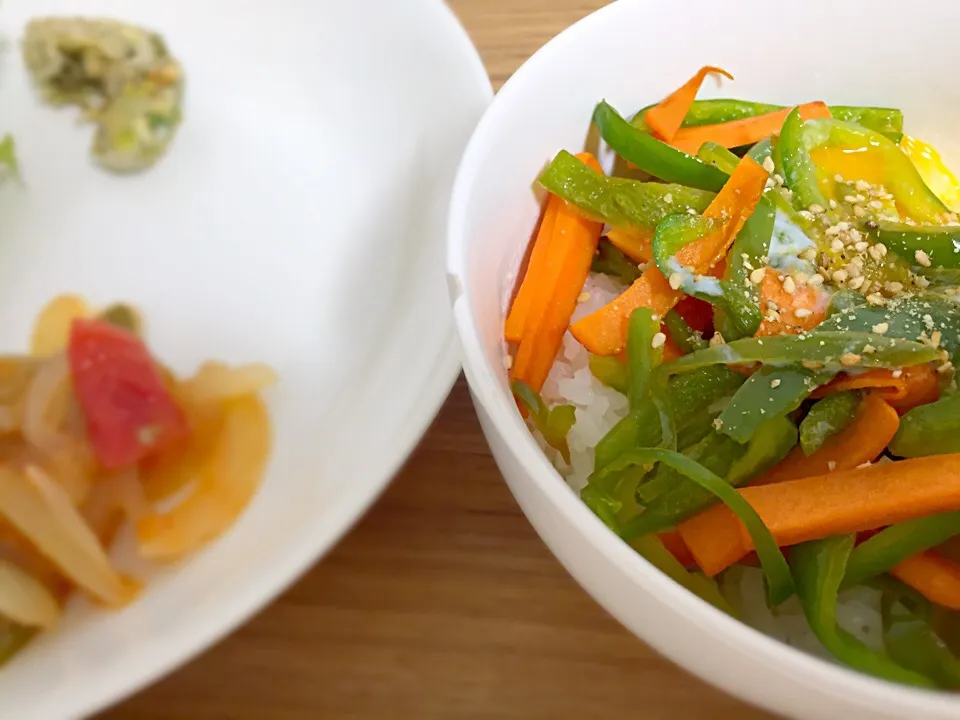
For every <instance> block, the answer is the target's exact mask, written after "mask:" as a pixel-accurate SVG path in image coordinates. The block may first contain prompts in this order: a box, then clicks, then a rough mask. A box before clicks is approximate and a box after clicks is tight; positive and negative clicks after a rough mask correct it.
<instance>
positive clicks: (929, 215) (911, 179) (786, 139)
mask: <svg viewBox="0 0 960 720" xmlns="http://www.w3.org/2000/svg"><path fill="white" fill-rule="evenodd" d="M824 146H843V147H857V148H863V149H867V148H870V149H873V150H875V151H877V152H882V153H883V157H884V164H885V178H884V186H885V187H886V189H887V190H888V191H889V192H890V193H891V194H892V195H893V196H894V198H896V200H897V204H898V205H900V206H901V207H902V208H903V209H904V210H905V211H906V213H907V214H908V215H909V216H910V217H911V218H913V219H914V220H916V221H917V222H924V223H939V222H940V221H941V220H942V218H943V217H944V216H945V215H946V214H948V213H949V212H950V211H949V210H948V209H947V207H946V206H945V205H944V204H943V203H942V202H941V201H940V199H939V198H937V196H936V195H934V194H933V191H931V190H930V188H928V187H927V186H926V184H925V183H924V182H923V179H922V178H921V177H920V173H919V171H918V170H917V169H916V167H914V165H913V163H912V162H910V159H909V158H908V157H907V156H906V155H905V154H904V153H903V151H902V150H901V149H900V148H899V147H898V146H897V145H896V144H895V143H893V142H892V141H891V140H890V139H889V138H887V137H885V136H884V135H882V134H880V133H877V132H874V131H872V130H868V129H866V128H863V127H861V126H859V125H853V124H850V123H844V122H840V121H838V120H828V119H817V120H808V121H807V122H804V121H803V119H802V118H801V117H800V113H799V112H798V111H797V110H794V111H793V112H791V113H790V115H788V116H787V119H786V120H785V121H784V123H783V129H782V130H781V131H780V141H779V148H780V153H781V157H782V160H783V170H784V173H785V174H784V179H785V180H786V184H787V186H788V187H789V188H790V190H791V191H792V192H793V197H794V206H795V207H797V208H798V209H800V210H805V209H807V208H809V207H810V206H812V205H820V206H821V207H824V208H826V207H828V206H829V201H828V199H827V198H826V197H825V196H824V194H823V192H822V191H821V189H820V182H819V178H818V176H817V169H816V165H815V164H814V162H813V159H812V158H811V156H810V153H811V151H812V150H814V149H815V148H818V147H824ZM851 179H852V178H851Z"/></svg>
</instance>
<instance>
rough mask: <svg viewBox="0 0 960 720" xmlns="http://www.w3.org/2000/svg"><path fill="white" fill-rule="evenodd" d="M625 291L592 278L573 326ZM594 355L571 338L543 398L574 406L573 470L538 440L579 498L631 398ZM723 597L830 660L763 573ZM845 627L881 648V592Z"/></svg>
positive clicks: (864, 596)
mask: <svg viewBox="0 0 960 720" xmlns="http://www.w3.org/2000/svg"><path fill="white" fill-rule="evenodd" d="M623 289H624V288H623V286H622V285H621V284H619V283H617V282H616V281H614V280H613V279H611V278H610V277H608V276H606V275H599V274H591V275H590V277H589V278H588V279H587V282H586V285H585V286H584V293H585V295H584V296H583V300H584V301H583V302H582V303H580V304H579V305H578V307H577V310H576V312H575V313H574V316H573V320H574V321H576V320H578V319H579V318H581V317H584V316H585V315H589V314H590V313H592V312H594V311H595V310H598V309H599V308H601V307H602V306H604V305H606V304H607V303H608V302H610V301H611V300H612V299H613V298H614V297H616V296H617V295H618V294H620V293H621V292H623ZM589 360H590V354H589V353H588V352H587V350H586V349H585V348H584V347H583V346H582V345H580V343H578V342H577V341H576V340H575V339H574V338H573V336H572V335H571V334H570V333H569V332H568V333H567V334H566V335H565V336H564V339H563V347H562V348H561V351H560V353H559V355H558V356H557V359H556V362H555V363H554V366H553V369H552V370H551V371H550V375H549V377H548V378H547V380H546V382H545V383H544V385H543V388H542V390H541V395H542V397H543V400H544V402H545V403H547V405H555V404H563V403H565V404H570V405H573V406H574V408H575V414H576V423H575V424H574V426H573V428H571V430H570V433H569V435H568V436H567V443H568V445H569V447H570V465H569V466H568V465H567V464H566V463H564V461H563V459H562V458H561V457H560V454H559V453H558V452H557V451H556V450H554V449H553V448H551V447H549V446H548V445H546V443H545V442H544V441H543V438H541V437H539V435H537V439H538V441H539V442H540V444H541V446H542V447H543V448H544V452H545V453H546V454H547V455H548V456H549V458H550V459H551V461H552V462H553V464H554V465H555V466H556V468H557V470H558V471H559V472H560V473H561V475H563V476H564V478H565V479H566V481H567V483H568V484H569V485H570V487H571V488H572V489H573V490H574V491H576V492H579V491H580V490H581V489H582V488H583V487H584V485H586V482H587V478H588V477H589V475H590V473H591V472H592V471H593V458H594V452H593V451H594V447H595V446H596V444H597V442H599V441H600V439H601V438H602V437H603V436H604V435H605V434H606V433H607V432H608V431H609V430H610V429H611V428H612V427H613V426H614V425H616V423H617V422H618V421H619V420H620V419H621V418H623V417H624V416H625V415H626V414H627V398H626V397H624V396H623V395H622V394H620V393H619V392H617V391H616V390H611V389H610V388H608V387H606V386H605V385H603V384H602V383H601V382H600V381H599V380H597V379H596V378H595V377H594V376H593V374H592V373H591V372H590V367H589ZM721 586H722V589H723V592H724V595H726V596H727V598H728V599H729V600H730V602H731V604H733V606H734V607H735V608H737V610H738V611H739V614H740V617H741V619H742V620H743V621H744V622H746V623H747V624H748V625H750V626H752V627H754V628H756V629H757V630H759V631H761V632H763V633H766V634H767V635H771V636H772V637H775V638H777V639H779V640H781V641H783V642H785V643H786V644H788V645H792V646H794V647H796V648H799V649H801V650H804V651H806V652H809V653H811V654H814V655H818V656H820V657H823V658H827V659H830V658H831V656H830V655H829V653H828V652H827V651H826V650H825V649H824V647H823V646H822V645H821V644H820V642H819V641H818V640H817V639H816V637H815V636H814V634H813V631H812V630H811V629H810V626H809V625H808V624H807V621H806V618H804V616H803V611H802V610H801V608H800V603H799V601H798V600H797V599H796V598H795V597H794V598H792V599H791V600H789V601H788V602H786V603H784V604H783V605H781V606H780V607H778V608H776V610H775V611H772V610H770V609H769V608H768V607H767V604H766V600H765V594H764V587H763V575H762V573H761V572H760V570H759V569H756V568H749V567H742V566H736V567H734V568H731V569H730V570H729V571H727V572H726V573H724V576H723V579H722V583H721ZM837 620H838V621H839V623H840V625H841V626H842V627H843V628H844V629H845V630H847V632H849V633H851V634H852V635H854V636H855V637H857V638H858V639H860V640H861V641H862V642H864V643H865V644H867V645H868V646H869V647H872V648H877V649H879V647H880V645H881V632H882V626H881V615H880V592H879V591H877V590H873V589H871V588H865V587H859V588H854V589H852V590H847V591H844V592H842V593H841V594H840V597H839V603H838V607H837Z"/></svg>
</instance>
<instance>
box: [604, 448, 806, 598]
mask: <svg viewBox="0 0 960 720" xmlns="http://www.w3.org/2000/svg"><path fill="white" fill-rule="evenodd" d="M652 463H663V464H665V465H667V466H668V467H672V468H673V469H674V470H677V471H679V472H680V473H682V474H683V475H684V477H686V478H687V479H689V480H691V481H692V482H695V483H696V484H697V485H700V486H701V487H703V488H704V489H705V490H708V491H709V492H710V493H712V494H713V495H715V496H716V497H717V498H718V499H719V500H720V501H721V502H723V503H724V504H725V505H726V506H727V507H728V508H730V511H731V512H732V513H734V514H735V515H736V516H737V517H738V518H739V519H740V521H741V522H742V523H743V524H744V527H745V528H746V529H747V532H748V533H749V534H750V537H751V539H752V540H753V544H754V547H755V548H756V552H757V557H758V558H760V565H761V567H762V568H763V572H764V577H765V578H766V581H767V595H768V598H769V601H770V604H771V605H779V604H780V603H781V602H783V600H785V599H786V598H788V597H790V595H792V594H793V591H794V587H793V579H792V577H791V575H790V568H789V567H788V565H787V561H786V559H785V558H784V557H783V553H782V552H780V548H779V547H778V546H777V541H776V540H774V538H773V535H771V534H770V531H769V530H768V529H767V526H766V525H764V524H763V520H761V519H760V516H759V515H758V514H757V511H756V510H754V509H753V507H752V506H751V505H750V503H748V502H747V501H746V500H744V499H743V498H742V497H741V496H740V494H739V493H738V492H737V491H736V490H735V489H734V488H732V487H731V486H730V485H729V484H727V482H726V481H725V480H723V479H722V478H720V477H717V476H716V475H715V474H714V473H712V472H710V471H709V470H707V469H706V468H704V467H703V465H701V464H700V463H698V462H696V461H695V460H691V459H690V458H688V457H686V456H684V455H682V454H681V453H678V452H676V451H674V450H665V449H663V448H640V449H637V450H632V451H630V452H629V453H627V454H625V455H623V456H622V457H621V458H620V459H618V460H617V461H616V462H615V463H612V464H611V465H609V466H607V467H606V468H604V469H603V470H602V471H601V472H600V477H598V478H597V483H598V484H601V485H602V484H603V482H604V477H603V476H604V475H607V474H616V473H620V472H623V471H624V470H626V469H628V468H630V467H633V466H637V465H639V466H644V465H647V464H652Z"/></svg>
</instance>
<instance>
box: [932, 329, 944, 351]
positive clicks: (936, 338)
mask: <svg viewBox="0 0 960 720" xmlns="http://www.w3.org/2000/svg"><path fill="white" fill-rule="evenodd" d="M942 340H943V333H941V332H940V331H939V330H934V331H933V332H932V333H930V344H931V345H933V346H934V347H940V342H941V341H942Z"/></svg>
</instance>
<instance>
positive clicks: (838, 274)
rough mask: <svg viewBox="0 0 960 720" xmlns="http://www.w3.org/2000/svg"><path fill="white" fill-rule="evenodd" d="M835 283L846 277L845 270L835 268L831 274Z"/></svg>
mask: <svg viewBox="0 0 960 720" xmlns="http://www.w3.org/2000/svg"><path fill="white" fill-rule="evenodd" d="M831 277H832V278H833V281H834V282H835V283H842V282H844V281H845V280H846V279H847V271H846V270H835V271H834V273H833V275H831Z"/></svg>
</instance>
